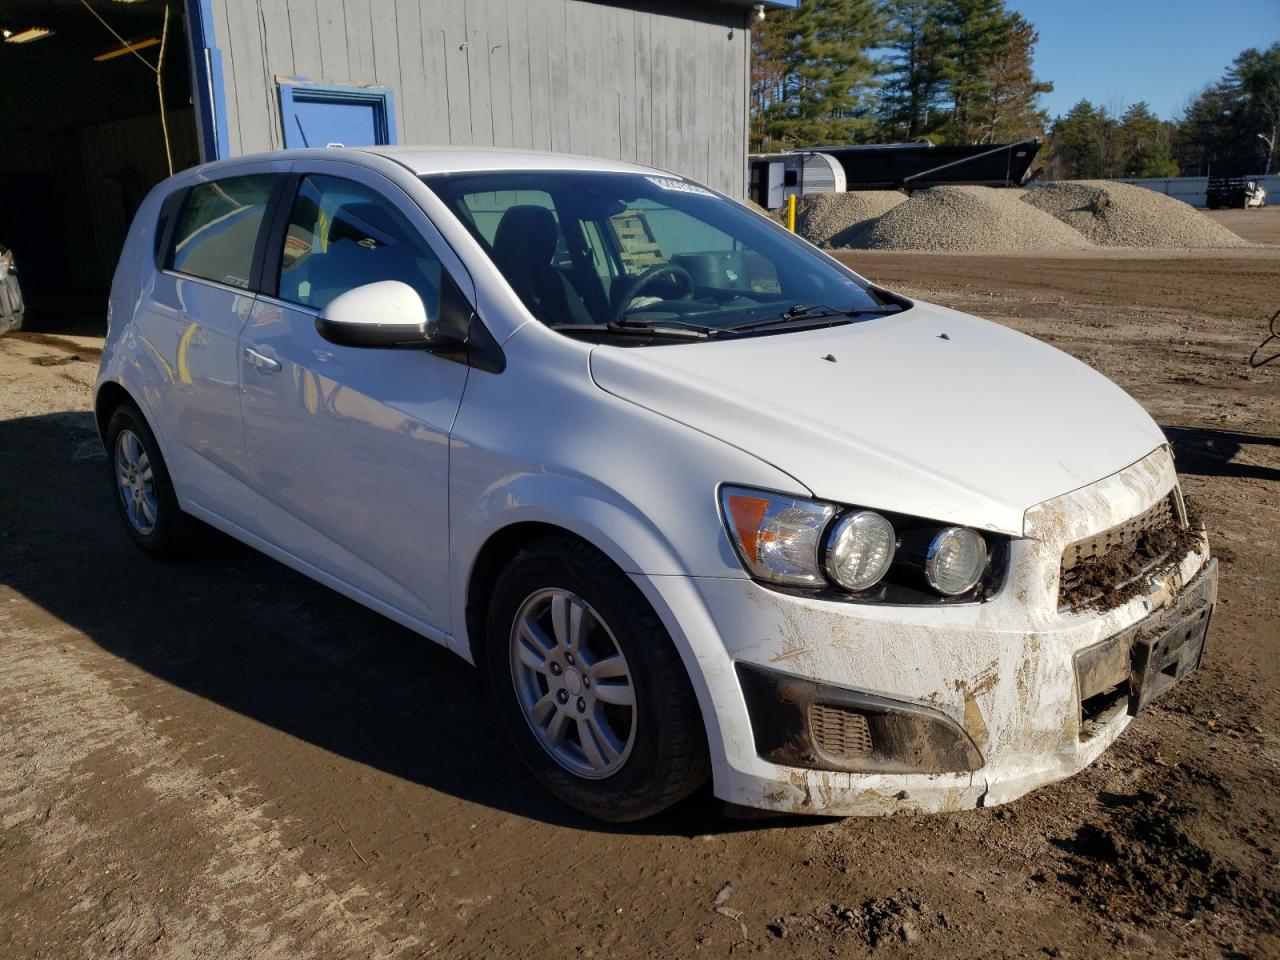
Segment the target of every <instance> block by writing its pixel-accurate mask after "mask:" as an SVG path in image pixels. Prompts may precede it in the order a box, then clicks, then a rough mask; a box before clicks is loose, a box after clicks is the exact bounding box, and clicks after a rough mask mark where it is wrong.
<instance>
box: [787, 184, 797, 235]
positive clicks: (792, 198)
mask: <svg viewBox="0 0 1280 960" xmlns="http://www.w3.org/2000/svg"><path fill="white" fill-rule="evenodd" d="M787 229H788V230H790V231H791V232H792V233H795V232H796V195H795V194H794V193H793V194H791V195H789V196H788V197H787Z"/></svg>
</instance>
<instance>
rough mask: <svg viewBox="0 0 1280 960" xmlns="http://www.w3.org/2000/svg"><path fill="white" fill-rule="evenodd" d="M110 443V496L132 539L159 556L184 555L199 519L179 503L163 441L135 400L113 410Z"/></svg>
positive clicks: (108, 446) (108, 464)
mask: <svg viewBox="0 0 1280 960" xmlns="http://www.w3.org/2000/svg"><path fill="white" fill-rule="evenodd" d="M106 447H107V476H108V478H109V479H110V482H111V489H112V493H113V494H114V496H113V498H112V499H113V500H114V502H115V505H116V513H117V514H118V515H119V516H120V521H121V523H123V524H124V528H125V532H126V533H127V534H128V535H129V538H130V539H131V540H133V542H134V543H135V544H137V545H138V546H139V547H141V548H142V549H143V550H145V551H147V552H148V553H151V554H154V555H156V556H158V557H164V558H166V559H170V560H173V559H179V558H181V557H183V556H185V555H186V554H187V553H188V552H189V550H190V545H191V543H192V540H193V534H194V532H195V531H194V528H195V524H196V521H195V519H194V518H193V517H190V516H188V515H187V514H185V513H183V512H182V509H181V508H180V507H179V506H178V497H177V494H176V493H174V490H173V481H172V480H171V479H170V477H169V470H168V468H167V467H166V466H165V462H164V457H163V456H162V455H161V454H160V445H159V444H158V443H156V437H155V434H154V433H152V432H151V428H150V427H149V426H147V421H146V419H145V418H144V417H143V416H142V413H141V411H139V410H138V408H137V407H136V406H135V405H134V404H132V403H130V402H128V401H126V402H124V403H122V404H121V405H120V406H119V407H117V408H116V409H115V411H114V412H112V414H111V419H110V420H109V421H108V422H107V436H106ZM129 467H132V468H133V469H132V471H131V472H130V471H129V469H128V468H129ZM148 468H149V469H148ZM130 478H132V481H130ZM131 504H140V505H134V506H131Z"/></svg>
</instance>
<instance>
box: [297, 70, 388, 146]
mask: <svg viewBox="0 0 1280 960" xmlns="http://www.w3.org/2000/svg"><path fill="white" fill-rule="evenodd" d="M276 83H277V85H278V86H279V90H280V124H281V127H282V128H283V129H282V131H281V132H282V133H283V134H284V145H285V146H286V147H326V146H331V145H339V144H341V145H342V146H347V147H366V146H373V145H376V144H390V143H395V142H396V105H395V104H396V102H395V93H394V91H393V90H392V89H391V88H390V87H375V86H363V85H360V84H345V83H318V82H316V81H313V80H308V79H306V78H305V77H277V78H276Z"/></svg>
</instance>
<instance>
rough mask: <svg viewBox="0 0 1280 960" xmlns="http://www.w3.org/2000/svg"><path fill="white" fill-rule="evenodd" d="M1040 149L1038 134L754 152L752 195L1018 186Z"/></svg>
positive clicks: (781, 199)
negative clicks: (1008, 139)
mask: <svg viewBox="0 0 1280 960" xmlns="http://www.w3.org/2000/svg"><path fill="white" fill-rule="evenodd" d="M1039 151H1040V141H1039V140H1019V141H1018V142H1016V143H1001V144H978V145H975V146H941V147H940V146H935V145H934V144H932V143H929V142H927V141H924V142H920V143H887V144H866V145H856V146H830V147H814V148H812V149H808V150H795V151H790V152H788V153H774V154H756V155H753V156H752V157H751V179H750V189H751V198H752V199H753V200H755V201H756V203H758V204H760V205H761V206H764V207H768V208H769V209H771V210H773V209H777V208H778V207H780V206H782V205H783V204H784V203H785V202H786V198H787V197H788V196H791V195H795V196H803V195H805V194H809V193H838V192H844V191H846V190H923V189H925V188H927V187H937V186H942V185H955V184H975V185H979V186H984V187H1020V186H1023V185H1025V184H1026V183H1027V181H1028V180H1030V179H1031V178H1032V172H1031V164H1032V163H1033V162H1034V161H1035V158H1036V154H1037V153H1038V152H1039ZM837 167H838V169H839V174H837V173H836V172H835V169H834V168H837ZM840 174H843V176H841V175H840ZM841 182H843V186H838V184H840V183H841Z"/></svg>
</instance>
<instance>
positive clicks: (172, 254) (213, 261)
mask: <svg viewBox="0 0 1280 960" xmlns="http://www.w3.org/2000/svg"><path fill="white" fill-rule="evenodd" d="M274 179H275V177H274V175H273V174H254V175H251V176H244V177H228V178H227V179H225V180H215V181H213V182H212V183H201V184H197V185H196V186H194V187H192V188H191V189H190V190H188V191H187V195H186V197H185V198H184V199H183V201H182V209H181V210H180V211H179V213H178V221H177V223H176V224H175V226H174V230H173V239H172V242H171V246H170V249H169V257H168V267H169V268H170V269H172V270H176V271H177V272H178V273H185V274H189V275H190V276H193V277H200V278H201V279H203V280H212V281H214V282H215V283H225V284H226V285H227V286H229V287H237V288H239V289H241V290H247V289H249V278H250V274H251V273H252V272H253V258H254V250H255V246H256V244H257V240H258V232H259V230H260V229H261V227H262V218H263V216H265V214H266V211H267V201H268V200H269V199H270V196H271V186H272V183H273V181H274Z"/></svg>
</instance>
